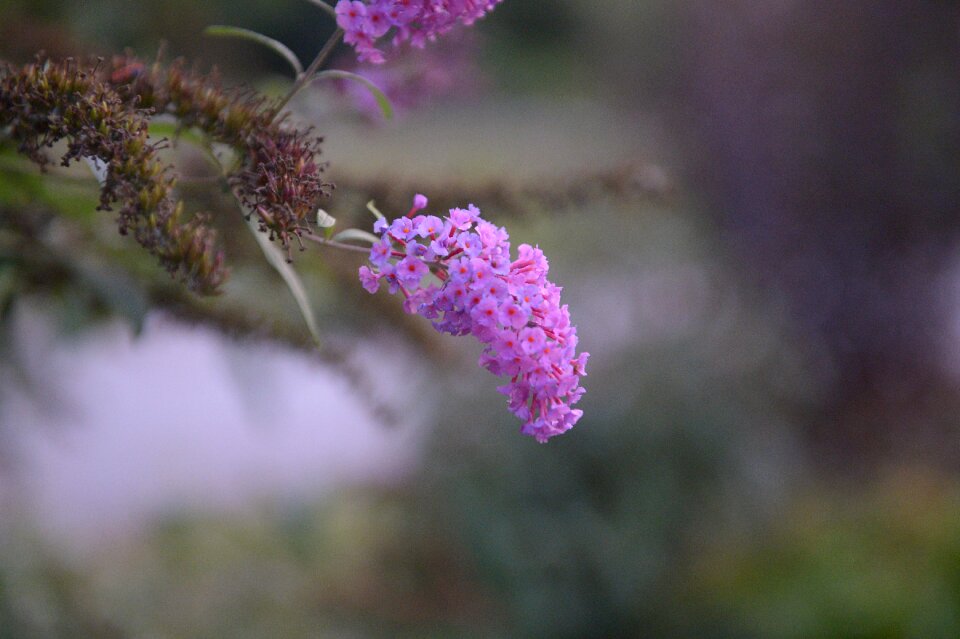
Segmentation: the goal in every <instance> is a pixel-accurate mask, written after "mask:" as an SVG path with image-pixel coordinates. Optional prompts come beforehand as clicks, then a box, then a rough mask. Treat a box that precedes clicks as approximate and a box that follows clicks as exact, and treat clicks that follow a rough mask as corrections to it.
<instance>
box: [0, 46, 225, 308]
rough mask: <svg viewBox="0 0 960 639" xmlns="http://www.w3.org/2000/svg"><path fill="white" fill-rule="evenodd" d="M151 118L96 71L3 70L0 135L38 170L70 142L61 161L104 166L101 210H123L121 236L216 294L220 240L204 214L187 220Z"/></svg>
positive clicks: (39, 66) (65, 66)
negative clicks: (57, 146) (150, 130)
mask: <svg viewBox="0 0 960 639" xmlns="http://www.w3.org/2000/svg"><path fill="white" fill-rule="evenodd" d="M148 116H149V112H147V111H145V110H143V109H141V108H136V107H135V101H133V102H131V101H128V100H124V99H123V98H122V97H121V96H120V95H119V94H118V93H117V92H116V91H115V90H114V89H113V88H112V87H111V86H109V84H108V83H107V82H104V81H103V80H102V79H100V78H99V77H98V75H97V67H96V65H90V66H87V67H84V66H82V65H81V64H80V63H78V62H76V61H74V60H70V59H68V60H65V61H62V62H51V61H38V62H35V63H32V64H28V65H26V66H25V67H23V68H22V69H19V70H18V69H15V68H13V67H11V66H9V65H0V130H4V131H5V133H6V135H7V136H8V137H10V138H11V139H13V140H14V141H16V142H17V144H18V148H19V150H20V151H21V152H22V153H24V154H26V155H27V156H28V157H30V158H31V159H32V160H33V161H35V162H36V163H37V164H39V165H40V166H41V167H44V166H46V165H47V164H48V163H49V162H50V160H49V158H47V157H46V155H45V154H44V152H43V151H44V149H45V148H49V147H52V146H53V144H54V143H56V142H58V141H59V140H63V139H65V140H67V143H68V150H67V152H66V154H65V155H64V156H63V158H62V163H63V164H64V165H68V164H69V163H70V162H71V161H73V160H75V159H78V158H90V159H95V160H99V161H100V162H101V163H103V165H104V167H105V179H104V180H103V184H102V188H101V192H100V206H99V207H98V208H100V209H103V210H110V209H112V207H113V206H114V205H118V206H119V211H118V216H117V223H118V225H119V228H120V232H121V233H122V234H128V233H130V234H132V235H133V237H134V238H135V239H136V240H137V242H139V243H140V244H141V245H142V246H143V247H144V248H146V249H147V250H148V251H150V252H151V253H152V254H153V255H155V256H157V258H159V260H160V263H161V264H162V265H163V266H164V267H165V268H166V269H167V271H169V272H170V273H171V275H173V276H174V277H176V278H177V279H179V280H180V281H182V282H184V283H185V284H186V285H187V286H189V287H190V288H191V289H192V290H194V291H196V292H198V293H203V294H212V293H215V292H216V291H217V290H218V288H219V286H220V285H221V284H222V282H223V281H224V279H225V277H226V272H225V270H224V267H223V256H222V254H221V253H219V252H218V251H216V249H215V235H214V232H213V231H212V230H210V229H209V228H207V227H206V226H205V225H204V223H203V218H202V216H199V215H195V216H193V217H192V218H190V219H184V218H185V216H184V214H183V207H182V204H180V203H178V202H176V201H175V200H174V199H173V197H172V195H171V191H172V189H173V185H174V180H173V178H172V177H171V176H170V173H169V171H168V170H167V167H165V166H164V165H163V164H162V163H161V162H160V161H159V160H158V158H157V155H156V151H157V147H156V146H155V145H154V144H152V143H151V142H150V141H149V139H148V137H147V118H148Z"/></svg>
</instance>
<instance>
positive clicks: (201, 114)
mask: <svg viewBox="0 0 960 639" xmlns="http://www.w3.org/2000/svg"><path fill="white" fill-rule="evenodd" d="M103 74H104V75H105V76H106V77H107V78H108V79H109V81H110V82H112V85H113V86H114V88H115V89H116V90H117V92H118V93H119V94H120V95H122V96H124V97H125V98H126V99H127V100H128V101H129V102H130V103H136V104H138V105H139V106H140V107H142V108H151V109H153V110H154V111H155V112H156V113H167V114H170V115H172V116H174V117H175V118H176V119H177V121H178V123H179V125H180V126H182V127H184V128H190V127H196V128H197V129H199V130H200V131H203V132H204V133H205V134H206V135H207V136H209V138H210V139H211V140H213V141H216V142H220V143H223V144H227V145H229V146H231V147H233V148H234V149H235V150H236V151H237V152H238V154H239V157H240V158H242V163H241V165H240V166H239V167H238V168H237V169H236V170H234V171H233V172H232V173H231V175H230V176H229V181H230V184H231V185H232V186H233V187H234V188H235V189H236V192H237V195H238V196H239V197H240V199H241V200H242V201H243V203H244V205H245V206H246V207H247V210H248V211H250V213H251V214H255V215H257V217H258V221H259V226H260V230H261V231H263V232H265V233H268V234H269V235H270V238H271V239H274V238H276V239H279V240H280V242H281V243H282V245H283V246H284V248H286V249H288V251H289V249H290V243H291V240H292V239H294V238H296V239H297V241H299V236H300V234H301V233H302V232H305V231H308V230H309V226H308V224H309V221H310V220H312V219H313V216H314V215H315V214H316V211H317V208H318V206H319V201H320V198H322V197H324V196H327V195H329V189H330V188H332V185H330V184H327V183H325V182H324V181H323V178H322V172H323V169H324V165H323V164H321V163H319V162H317V160H316V158H317V156H319V154H320V145H321V143H322V141H323V140H322V138H319V137H317V136H314V135H313V134H312V131H311V130H306V131H301V130H296V129H292V128H290V127H287V126H285V123H284V122H283V120H282V119H278V118H276V110H275V109H274V105H273V103H271V102H270V101H268V100H266V99H265V98H264V97H262V96H259V95H257V94H255V93H253V92H251V91H249V90H237V89H232V90H225V89H224V88H223V87H222V86H221V85H220V81H219V78H218V77H217V76H216V74H210V75H202V74H198V73H194V72H191V71H188V70H187V69H186V68H185V65H184V63H183V62H182V61H176V62H174V63H172V64H171V65H169V66H164V65H162V64H161V63H160V62H155V63H153V64H150V65H145V64H143V63H142V62H140V61H139V60H137V59H136V58H133V57H131V56H127V55H124V56H117V57H115V58H114V59H113V61H112V65H111V68H110V69H107V70H104V72H103Z"/></svg>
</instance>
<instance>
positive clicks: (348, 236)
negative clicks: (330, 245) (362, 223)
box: [330, 229, 380, 244]
mask: <svg viewBox="0 0 960 639" xmlns="http://www.w3.org/2000/svg"><path fill="white" fill-rule="evenodd" d="M330 239H332V240H333V241H334V242H348V241H350V240H356V241H358V242H369V243H370V244H376V243H377V242H379V241H380V238H379V237H377V236H376V235H374V234H373V233H367V232H366V231H361V230H360V229H347V230H345V231H340V232H339V233H337V234H336V235H334V236H333V237H332V238H330Z"/></svg>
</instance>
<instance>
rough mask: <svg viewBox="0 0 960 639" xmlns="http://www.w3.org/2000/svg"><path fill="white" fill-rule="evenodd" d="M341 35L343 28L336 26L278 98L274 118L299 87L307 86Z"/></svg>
mask: <svg viewBox="0 0 960 639" xmlns="http://www.w3.org/2000/svg"><path fill="white" fill-rule="evenodd" d="M342 37H343V29H340V28H338V29H337V30H336V31H334V32H333V35H332V36H330V39H329V40H327V42H326V44H324V45H323V48H322V49H320V53H318V54H317V57H316V58H314V59H313V62H311V63H310V66H309V67H307V70H306V71H304V72H303V73H301V74H300V76H299V77H298V78H297V81H296V82H294V83H293V86H292V87H290V91H288V92H287V95H285V96H283V99H281V100H280V103H279V104H278V105H277V106H276V107H274V111H273V117H274V119H275V118H276V117H277V116H278V115H280V111H281V110H282V109H283V107H285V106H287V103H288V102H290V100H291V99H292V98H293V96H295V95H296V94H297V93H298V92H299V91H300V89H302V88H303V87H305V86H307V84H308V83H309V82H310V81H311V80H312V79H313V76H314V75H316V73H317V71H319V70H320V67H321V66H323V63H324V62H326V61H327V58H329V57H330V54H331V53H333V50H334V49H335V48H336V47H337V44H339V43H340V38H342Z"/></svg>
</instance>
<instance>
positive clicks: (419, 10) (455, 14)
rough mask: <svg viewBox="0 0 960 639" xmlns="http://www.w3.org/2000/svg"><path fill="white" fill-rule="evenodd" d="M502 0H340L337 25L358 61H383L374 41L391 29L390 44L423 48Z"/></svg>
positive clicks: (467, 23)
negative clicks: (391, 39)
mask: <svg viewBox="0 0 960 639" xmlns="http://www.w3.org/2000/svg"><path fill="white" fill-rule="evenodd" d="M500 2H502V0H370V2H360V1H359V0H339V1H338V2H337V6H336V13H337V24H338V25H339V26H340V28H341V29H343V31H344V33H345V35H344V41H345V42H347V43H348V44H352V45H353V47H354V48H355V49H356V51H357V54H358V56H359V58H360V60H363V61H366V62H373V63H374V64H379V63H381V62H383V61H384V59H385V58H384V55H383V51H381V50H380V49H378V48H377V46H376V45H377V40H379V39H381V38H383V37H384V36H386V35H387V33H388V32H389V31H390V30H391V29H393V44H394V46H397V45H399V44H402V43H404V42H409V43H410V44H412V45H413V46H415V47H423V46H424V44H426V43H427V42H428V41H432V40H434V39H435V38H436V37H437V36H439V35H442V34H444V33H446V32H448V31H449V30H450V29H452V28H453V27H455V26H456V25H458V24H462V25H467V26H469V25H471V24H473V23H474V22H475V21H477V20H478V19H480V18H482V17H483V16H484V15H485V14H486V13H487V12H488V11H491V10H493V8H494V7H495V6H497V5H498V4H500Z"/></svg>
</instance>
